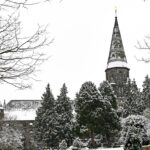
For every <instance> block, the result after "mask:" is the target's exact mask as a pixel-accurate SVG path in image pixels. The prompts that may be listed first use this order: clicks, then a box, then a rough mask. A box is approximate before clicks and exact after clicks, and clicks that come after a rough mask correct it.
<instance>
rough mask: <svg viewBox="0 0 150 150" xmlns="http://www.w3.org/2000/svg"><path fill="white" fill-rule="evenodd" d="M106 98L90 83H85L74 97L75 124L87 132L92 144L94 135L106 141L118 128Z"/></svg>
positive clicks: (114, 115)
mask: <svg viewBox="0 0 150 150" xmlns="http://www.w3.org/2000/svg"><path fill="white" fill-rule="evenodd" d="M106 98H107V97H105V98H104V99H103V97H102V96H101V94H100V92H99V91H98V90H97V88H96V86H95V85H94V84H93V83H92V82H85V83H84V84H83V85H82V87H81V89H80V91H79V93H78V94H77V96H76V105H75V106H76V112H77V116H76V120H77V123H78V125H79V128H80V129H82V128H83V127H84V128H85V129H86V132H87V131H88V133H89V136H90V137H91V139H93V141H92V142H93V143H94V135H95V134H102V135H103V136H105V137H106V139H107V141H108V140H109V139H110V138H109V137H111V136H112V135H114V134H115V133H116V130H118V129H119V128H120V120H119V117H118V115H117V113H116V111H115V110H114V109H113V107H112V105H111V103H110V102H109V100H108V99H106ZM78 131H79V130H78Z"/></svg>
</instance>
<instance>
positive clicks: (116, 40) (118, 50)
mask: <svg viewBox="0 0 150 150" xmlns="http://www.w3.org/2000/svg"><path fill="white" fill-rule="evenodd" d="M114 67H125V68H128V67H127V59H126V55H125V52H124V47H123V42H122V38H121V34H120V30H119V25H118V19H117V10H115V23H114V28H113V33H112V40H111V45H110V52H109V57H108V62H107V68H114Z"/></svg>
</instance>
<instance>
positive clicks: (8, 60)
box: [0, 0, 52, 89]
mask: <svg viewBox="0 0 150 150" xmlns="http://www.w3.org/2000/svg"><path fill="white" fill-rule="evenodd" d="M44 1H45V0H43V1H42V0H39V1H36V2H35V3H34V2H31V1H30V2H29V0H2V1H0V12H1V15H0V82H1V83H2V82H5V83H8V84H11V85H13V86H15V87H17V88H20V89H24V88H28V87H30V86H31V85H30V84H28V83H25V81H24V80H27V79H29V78H33V76H32V73H33V72H35V71H36V70H37V66H39V64H41V63H42V62H43V61H44V60H46V56H45V54H44V52H43V51H42V48H43V47H44V46H46V45H49V44H50V43H51V42H52V40H51V41H49V40H48V38H47V35H46V34H47V33H46V27H42V26H38V27H37V30H36V31H35V33H33V34H32V35H29V36H25V35H22V24H21V22H20V21H19V15H16V14H18V13H19V11H20V9H22V8H23V7H24V8H27V6H31V5H35V4H39V3H41V2H44Z"/></svg>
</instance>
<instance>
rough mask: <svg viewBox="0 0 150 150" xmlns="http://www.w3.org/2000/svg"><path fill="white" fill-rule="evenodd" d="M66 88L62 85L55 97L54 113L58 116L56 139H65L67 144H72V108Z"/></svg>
mask: <svg viewBox="0 0 150 150" xmlns="http://www.w3.org/2000/svg"><path fill="white" fill-rule="evenodd" d="M67 93H68V91H67V87H66V85H65V84H63V86H62V88H61V89H60V95H59V96H58V97H57V101H56V112H57V114H58V116H59V117H58V122H59V126H58V131H57V132H58V137H59V140H63V139H65V140H66V142H67V144H69V145H70V144H72V138H73V134H72V128H73V125H72V120H73V115H72V106H71V100H70V98H69V97H68V96H67Z"/></svg>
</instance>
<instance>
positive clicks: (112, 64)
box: [107, 61, 128, 69]
mask: <svg viewBox="0 0 150 150" xmlns="http://www.w3.org/2000/svg"><path fill="white" fill-rule="evenodd" d="M115 67H125V68H128V64H127V62H124V61H113V62H109V63H108V64H107V69H109V68H115Z"/></svg>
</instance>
